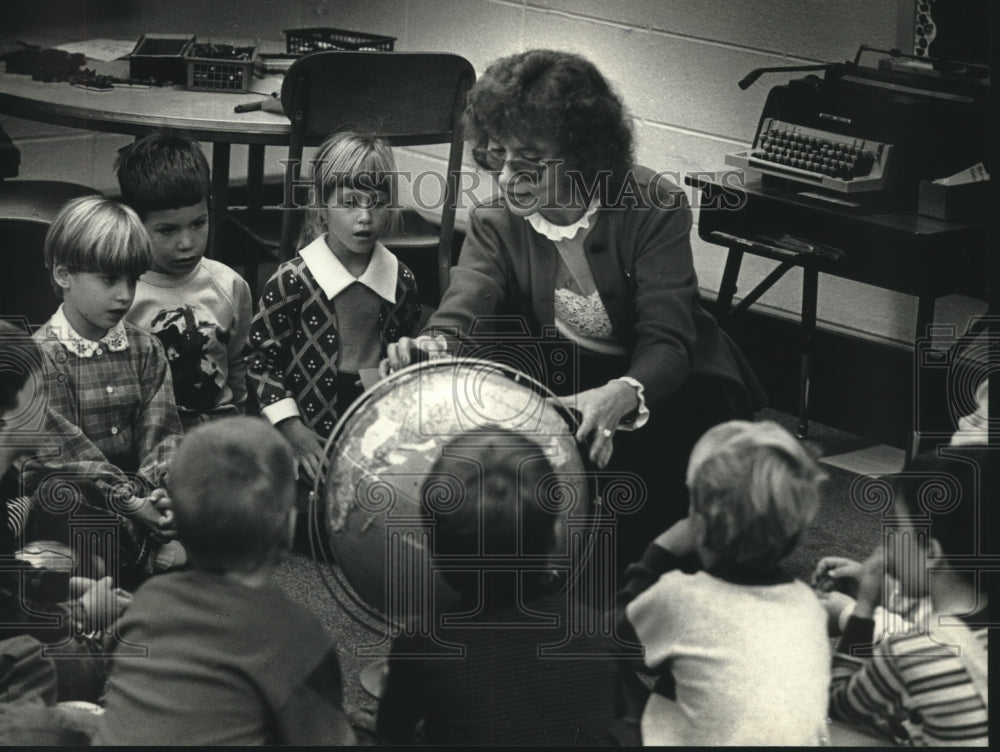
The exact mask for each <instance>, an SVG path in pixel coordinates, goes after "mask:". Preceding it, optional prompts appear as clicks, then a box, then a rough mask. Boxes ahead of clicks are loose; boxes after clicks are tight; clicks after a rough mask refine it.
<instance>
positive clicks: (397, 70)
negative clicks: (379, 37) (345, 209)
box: [281, 50, 475, 290]
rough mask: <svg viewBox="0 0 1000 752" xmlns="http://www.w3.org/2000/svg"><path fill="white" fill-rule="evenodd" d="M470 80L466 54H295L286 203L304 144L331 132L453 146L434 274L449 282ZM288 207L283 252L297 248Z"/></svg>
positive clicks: (287, 92)
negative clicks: (436, 267) (463, 122)
mask: <svg viewBox="0 0 1000 752" xmlns="http://www.w3.org/2000/svg"><path fill="white" fill-rule="evenodd" d="M474 81H475V71H474V70H473V68H472V65H471V64H470V63H469V61H468V60H466V59H465V58H463V57H460V56H458V55H451V54H446V53H437V52H346V51H338V50H328V51H324V52H315V53H312V54H309V55H305V56H303V57H301V58H299V59H298V60H296V61H295V62H294V63H293V64H292V65H291V67H289V69H288V71H287V73H286V74H285V81H284V84H283V85H282V87H281V104H282V107H284V110H285V113H286V114H287V115H288V117H289V119H290V120H291V123H292V129H291V137H290V140H289V150H288V157H289V160H290V165H289V166H290V169H289V170H286V174H285V181H286V183H285V196H286V207H287V206H288V205H289V203H288V202H289V201H290V199H291V196H292V194H291V190H292V188H293V187H294V183H293V182H292V181H298V180H299V176H300V174H301V172H300V170H301V164H299V163H300V162H301V159H302V150H303V148H304V147H305V146H312V145H316V144H319V143H320V142H322V141H323V139H325V138H326V137H327V136H329V135H330V134H331V133H334V132H336V131H344V130H353V131H359V132H363V133H367V134H370V135H373V136H378V137H381V138H384V139H385V140H386V141H388V142H389V144H390V145H392V146H412V145H420V144H442V143H447V144H450V147H451V148H450V150H449V154H448V167H447V172H446V178H447V179H446V184H445V196H444V206H443V207H442V213H441V236H440V241H439V245H438V276H439V279H440V283H441V289H442V290H444V289H445V288H446V287H447V282H448V275H449V270H450V268H451V261H452V250H451V248H452V239H453V235H454V230H455V202H456V197H457V195H458V179H459V170H460V169H461V166H462V112H463V111H464V109H465V99H466V95H467V93H468V91H469V88H470V87H471V86H472V84H473V82H474ZM290 214H291V212H286V216H285V219H284V221H283V222H282V237H281V258H282V260H285V259H288V258H290V257H291V255H292V253H294V241H295V238H294V237H292V223H291V217H290V216H289V215H290Z"/></svg>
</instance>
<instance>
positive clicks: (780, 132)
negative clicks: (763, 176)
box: [726, 118, 892, 192]
mask: <svg viewBox="0 0 1000 752" xmlns="http://www.w3.org/2000/svg"><path fill="white" fill-rule="evenodd" d="M891 151H892V146H891V145H889V144H883V143H880V142H877V141H866V140H864V139H860V138H854V137H851V136H844V135H840V134H837V133H829V132H826V131H822V130H819V129H817V128H808V127H806V126H803V125H796V124H793V123H786V122H783V121H781V120H777V119H774V118H765V119H764V121H763V122H762V123H761V127H760V130H759V131H758V134H757V139H756V141H755V143H754V147H753V148H752V149H751V150H750V151H748V152H742V153H738V154H734V155H729V156H727V157H726V162H727V163H728V164H736V165H739V166H741V167H747V168H750V169H754V170H757V171H759V172H763V173H767V174H773V175H779V176H782V177H787V178H790V179H793V180H796V179H797V180H800V181H802V182H807V183H812V184H815V185H819V186H822V187H824V188H829V189H832V190H837V191H846V192H853V191H865V190H877V189H879V188H880V187H881V186H882V183H883V177H884V175H885V172H886V166H887V160H888V158H889V154H890V152H891Z"/></svg>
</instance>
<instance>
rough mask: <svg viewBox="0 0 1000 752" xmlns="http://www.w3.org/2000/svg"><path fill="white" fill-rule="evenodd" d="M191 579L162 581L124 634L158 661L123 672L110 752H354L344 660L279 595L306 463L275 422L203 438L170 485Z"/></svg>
mask: <svg viewBox="0 0 1000 752" xmlns="http://www.w3.org/2000/svg"><path fill="white" fill-rule="evenodd" d="M168 483H169V490H170V496H171V499H172V502H173V512H174V515H175V524H176V526H177V531H178V535H179V536H180V540H182V541H183V542H184V545H185V547H186V548H187V550H188V552H189V554H190V556H191V560H192V562H193V568H191V569H188V570H186V571H181V572H170V573H167V574H164V575H161V576H159V577H155V578H153V579H151V580H150V581H149V582H147V583H146V584H144V585H143V586H142V587H141V588H140V589H139V590H138V592H137V593H136V594H135V597H134V599H133V602H132V605H131V606H130V608H129V610H128V611H127V612H126V614H125V617H123V619H122V620H121V621H120V622H119V630H118V631H119V634H120V636H121V639H122V641H123V644H124V643H131V644H132V645H146V646H148V648H149V654H148V656H145V657H140V658H126V659H123V660H117V659H116V660H115V662H114V664H113V666H112V669H111V679H110V684H111V689H110V692H109V695H108V700H107V706H106V709H105V713H104V715H103V716H102V718H101V724H100V729H99V731H98V735H97V739H96V740H95V742H96V743H98V744H128V745H144V744H162V743H164V742H169V743H170V744H177V745H206V746H207V745H234V746H235V745H239V746H243V745H251V744H283V745H316V744H323V745H339V744H352V743H354V741H355V740H354V734H353V731H352V730H351V727H350V723H349V722H348V720H347V717H346V715H345V714H344V712H343V710H342V708H341V698H342V687H341V676H340V668H339V663H338V659H337V652H336V649H335V647H334V645H333V642H332V641H331V639H330V637H329V635H327V634H326V632H325V630H324V627H323V625H322V624H321V623H320V621H319V619H317V618H316V616H314V615H313V614H311V613H310V612H308V611H306V610H305V609H304V608H303V607H302V606H300V605H298V604H296V603H295V602H293V601H292V600H290V599H289V598H288V596H287V595H285V593H284V592H283V591H282V590H281V589H279V588H278V587H277V586H276V585H274V584H272V583H271V582H270V574H271V571H272V569H273V567H274V565H275V564H276V563H277V561H278V559H279V557H280V555H281V553H282V552H283V551H284V549H285V548H286V547H287V546H288V544H289V543H290V542H291V534H292V524H293V509H294V500H295V460H294V457H293V455H292V451H291V448H290V447H289V446H288V444H287V442H285V441H284V439H282V438H281V435H280V434H279V433H278V432H277V431H276V430H275V429H274V428H272V427H271V426H269V425H268V424H267V423H266V422H265V421H262V420H259V419H254V418H248V417H236V418H225V419H223V420H218V421H213V422H211V423H208V424H206V425H203V426H199V427H197V428H195V429H193V430H192V431H191V432H189V433H188V434H187V435H186V436H185V437H184V440H183V441H182V442H181V445H180V448H179V449H178V450H177V453H176V455H175V458H174V461H173V465H172V466H171V469H170V476H169V478H168Z"/></svg>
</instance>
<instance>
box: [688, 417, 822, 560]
mask: <svg viewBox="0 0 1000 752" xmlns="http://www.w3.org/2000/svg"><path fill="white" fill-rule="evenodd" d="M825 477H826V476H825V474H824V473H823V471H822V470H820V468H819V466H818V465H817V464H816V462H815V461H814V460H813V459H812V457H810V456H809V454H808V453H807V452H806V450H805V448H804V447H803V446H802V445H801V444H800V443H799V442H798V441H797V440H796V439H795V437H794V436H792V435H791V434H790V433H788V431H786V430H785V429H784V428H782V427H781V426H779V425H778V424H777V423H774V422H772V421H761V422H750V421H743V420H732V421H729V422H727V423H722V424H720V425H718V426H715V427H714V428H711V429H709V430H708V431H707V432H706V433H705V435H704V436H702V437H701V439H699V440H698V443H697V444H695V446H694V449H692V450H691V458H690V460H689V462H688V471H687V484H688V488H689V489H690V491H691V509H692V511H693V512H694V513H695V514H697V515H699V516H700V517H701V518H702V520H703V522H704V536H703V539H702V541H701V544H702V546H704V548H706V549H707V550H708V551H710V552H711V553H712V554H713V556H715V557H716V562H717V564H721V565H725V566H729V567H734V566H735V567H740V568H743V569H747V570H750V569H752V570H757V571H766V570H768V569H771V568H772V567H774V566H775V565H776V564H777V563H778V562H779V561H781V559H783V558H785V557H786V556H787V555H788V554H789V553H791V552H792V550H793V549H794V548H795V546H796V544H797V543H798V541H799V538H800V536H801V535H802V532H803V531H804V530H805V528H806V526H807V525H808V524H809V523H810V522H811V521H812V519H813V517H814V516H815V514H816V511H817V509H818V507H819V485H820V483H821V481H823V480H824V479H825Z"/></svg>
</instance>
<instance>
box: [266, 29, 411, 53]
mask: <svg viewBox="0 0 1000 752" xmlns="http://www.w3.org/2000/svg"><path fill="white" fill-rule="evenodd" d="M395 43H396V37H383V36H379V35H377V34H366V33H364V32H363V31H347V30H346V29H329V28H313V29H285V49H286V51H287V52H290V53H294V54H298V55H305V54H306V53H309V52H317V51H319V50H376V51H381V52H392V47H393V45H394V44H395Z"/></svg>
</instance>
